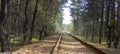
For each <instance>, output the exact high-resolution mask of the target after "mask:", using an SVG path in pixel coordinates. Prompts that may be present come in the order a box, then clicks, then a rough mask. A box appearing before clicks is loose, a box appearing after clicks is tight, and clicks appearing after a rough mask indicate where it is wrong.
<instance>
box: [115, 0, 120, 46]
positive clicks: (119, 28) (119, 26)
mask: <svg viewBox="0 0 120 54" xmlns="http://www.w3.org/2000/svg"><path fill="white" fill-rule="evenodd" d="M116 30H117V34H116V40H115V43H114V48H118V45H119V40H120V0H118V7H117V29H116Z"/></svg>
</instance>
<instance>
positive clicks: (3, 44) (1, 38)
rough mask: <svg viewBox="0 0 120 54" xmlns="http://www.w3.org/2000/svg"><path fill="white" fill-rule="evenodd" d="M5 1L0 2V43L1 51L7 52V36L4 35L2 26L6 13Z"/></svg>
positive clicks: (8, 48) (8, 49)
mask: <svg viewBox="0 0 120 54" xmlns="http://www.w3.org/2000/svg"><path fill="white" fill-rule="evenodd" d="M6 4H7V0H1V15H0V16H1V17H0V41H1V51H2V52H9V51H10V46H9V41H8V35H6V34H5V32H4V29H3V26H4V19H5V13H6Z"/></svg>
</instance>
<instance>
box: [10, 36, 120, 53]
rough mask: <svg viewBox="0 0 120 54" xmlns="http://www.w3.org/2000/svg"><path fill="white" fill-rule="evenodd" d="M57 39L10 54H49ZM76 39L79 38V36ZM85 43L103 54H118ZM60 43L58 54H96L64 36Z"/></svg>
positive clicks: (54, 37)
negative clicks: (105, 53) (103, 53)
mask: <svg viewBox="0 0 120 54" xmlns="http://www.w3.org/2000/svg"><path fill="white" fill-rule="evenodd" d="M58 37H59V36H58V35H53V36H49V37H47V38H45V39H43V40H41V41H40V42H36V43H33V44H30V45H26V46H23V47H21V48H20V49H18V50H16V51H13V52H12V54H50V52H51V50H52V49H53V47H54V45H55V43H56V41H57V39H58ZM76 37H78V38H80V37H79V36H76ZM83 41H84V40H83ZM85 42H86V43H89V44H90V45H93V46H95V47H97V48H99V49H101V50H102V51H104V52H108V54H120V51H119V50H112V49H107V48H105V47H104V46H102V45H99V44H94V43H90V42H87V41H85ZM60 43H61V44H60V48H59V51H58V53H59V54H97V53H95V52H94V51H92V49H88V48H87V47H85V46H84V45H83V44H81V43H80V42H78V41H77V40H75V39H74V38H72V37H70V36H68V35H66V34H65V35H63V36H62V41H61V42H60Z"/></svg>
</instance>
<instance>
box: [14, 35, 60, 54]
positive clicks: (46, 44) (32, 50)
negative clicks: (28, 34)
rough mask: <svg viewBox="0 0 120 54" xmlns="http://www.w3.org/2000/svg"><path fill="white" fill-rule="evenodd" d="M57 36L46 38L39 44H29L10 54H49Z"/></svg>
mask: <svg viewBox="0 0 120 54" xmlns="http://www.w3.org/2000/svg"><path fill="white" fill-rule="evenodd" d="M57 39H58V36H51V37H47V38H46V39H45V40H42V41H41V42H39V43H34V44H30V45H27V46H24V47H22V48H20V49H19V50H16V51H14V52H12V54H50V52H51V50H52V48H53V47H54V45H55V42H56V41H57Z"/></svg>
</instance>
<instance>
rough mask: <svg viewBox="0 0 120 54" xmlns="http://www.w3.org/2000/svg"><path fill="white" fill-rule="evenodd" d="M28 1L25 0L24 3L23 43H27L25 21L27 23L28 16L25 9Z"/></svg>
mask: <svg viewBox="0 0 120 54" xmlns="http://www.w3.org/2000/svg"><path fill="white" fill-rule="evenodd" d="M28 3H29V0H26V3H25V13H24V14H25V20H24V24H23V43H28V41H29V40H28V35H27V23H28V17H27V9H28Z"/></svg>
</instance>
